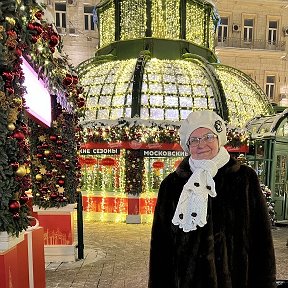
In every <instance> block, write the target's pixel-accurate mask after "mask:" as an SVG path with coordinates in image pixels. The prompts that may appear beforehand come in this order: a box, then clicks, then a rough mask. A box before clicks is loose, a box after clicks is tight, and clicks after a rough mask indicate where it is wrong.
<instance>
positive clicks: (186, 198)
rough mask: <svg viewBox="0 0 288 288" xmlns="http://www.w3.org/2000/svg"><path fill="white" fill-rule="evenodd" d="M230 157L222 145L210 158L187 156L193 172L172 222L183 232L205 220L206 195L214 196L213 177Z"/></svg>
mask: <svg viewBox="0 0 288 288" xmlns="http://www.w3.org/2000/svg"><path fill="white" fill-rule="evenodd" d="M229 159H230V155H229V153H228V152H227V150H226V149H225V148H224V147H220V150H219V152H218V154H217V155H216V156H215V157H214V158H213V159H211V160H194V159H192V158H191V157H190V158H189V164H190V169H191V171H192V172H193V174H192V175H191V177H190V178H189V179H188V181H187V183H186V184H185V185H184V186H183V190H182V192H181V195H180V198H179V201H178V204H177V207H176V211H175V214H174V217H173V219H172V223H173V224H174V225H179V227H180V228H181V229H183V231H184V232H189V231H192V230H196V229H197V226H199V227H203V226H204V225H205V224H206V223H207V221H206V218H207V206H208V195H210V196H211V197H215V196H216V195H217V193H216V191H215V182H214V180H213V177H214V176H215V175H216V174H217V172H218V169H219V168H221V167H223V166H224V165H225V164H226V163H227V162H228V161H229Z"/></svg>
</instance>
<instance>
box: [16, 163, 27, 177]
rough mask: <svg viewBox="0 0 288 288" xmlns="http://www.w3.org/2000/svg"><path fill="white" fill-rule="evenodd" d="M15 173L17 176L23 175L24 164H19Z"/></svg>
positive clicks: (24, 172) (24, 171) (24, 173)
mask: <svg viewBox="0 0 288 288" xmlns="http://www.w3.org/2000/svg"><path fill="white" fill-rule="evenodd" d="M15 173H16V175H17V176H19V177H24V176H25V175H26V173H27V172H26V167H25V166H24V165H21V166H19V167H18V169H17V170H16V172H15Z"/></svg>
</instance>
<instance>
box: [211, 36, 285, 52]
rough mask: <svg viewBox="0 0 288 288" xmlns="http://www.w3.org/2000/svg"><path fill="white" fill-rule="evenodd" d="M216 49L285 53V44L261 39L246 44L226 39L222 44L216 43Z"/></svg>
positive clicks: (236, 39)
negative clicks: (244, 49)
mask: <svg viewBox="0 0 288 288" xmlns="http://www.w3.org/2000/svg"><path fill="white" fill-rule="evenodd" d="M216 47H234V48H247V49H265V50H276V51H285V42H284V41H278V42H270V41H265V40H262V39H255V40H252V41H251V42H247V40H244V39H243V38H233V37H231V38H226V39H225V40H224V41H223V42H216Z"/></svg>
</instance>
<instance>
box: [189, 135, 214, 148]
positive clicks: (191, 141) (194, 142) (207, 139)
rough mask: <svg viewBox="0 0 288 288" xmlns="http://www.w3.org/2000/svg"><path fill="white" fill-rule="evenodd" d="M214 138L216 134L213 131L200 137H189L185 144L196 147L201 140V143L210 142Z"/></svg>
mask: <svg viewBox="0 0 288 288" xmlns="http://www.w3.org/2000/svg"><path fill="white" fill-rule="evenodd" d="M216 138H218V136H217V135H215V134H213V133H208V134H205V135H204V136H202V137H190V138H189V140H188V142H187V145H188V147H196V146H198V145H199V144H200V143H201V142H202V143H212V142H213V141H214V140H215V139H216Z"/></svg>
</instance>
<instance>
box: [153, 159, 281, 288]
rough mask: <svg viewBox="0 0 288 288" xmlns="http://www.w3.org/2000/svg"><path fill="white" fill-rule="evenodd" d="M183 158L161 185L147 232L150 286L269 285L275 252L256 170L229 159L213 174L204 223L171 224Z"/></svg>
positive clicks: (185, 165)
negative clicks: (187, 228)
mask: <svg viewBox="0 0 288 288" xmlns="http://www.w3.org/2000/svg"><path fill="white" fill-rule="evenodd" d="M188 159H189V158H188V157H186V158H185V159H184V160H183V161H182V163H181V164H180V165H179V167H178V168H177V170H176V171H175V172H173V173H171V174H169V175H168V176H167V177H166V178H165V179H164V180H163V181H162V183H161V185H160V189H159V194H158V199H157V204H156V207H155V213H154V221H153V226H152V233H151V246H150V264H149V288H274V287H276V285H275V276H276V271H275V270H276V269H275V256H274V248H273V240H272V235H271V225H270V221H269V217H268V211H267V205H266V201H265V199H264V197H263V194H262V192H261V189H260V185H259V181H258V178H257V175H256V173H255V171H254V170H253V169H252V168H250V167H249V166H247V165H240V164H239V163H238V162H237V161H236V160H234V159H233V158H231V159H230V161H229V162H228V163H227V164H226V165H225V166H223V167H222V168H220V169H219V170H218V173H217V174H216V176H215V177H214V180H215V184H216V192H217V196H216V197H215V198H211V197H209V200H208V211H207V224H206V225H205V226H204V227H202V228H199V227H198V228H197V230H196V231H190V232H188V233H186V232H183V230H182V229H180V228H179V226H175V225H173V224H172V222H171V220H172V218H173V215H174V212H175V209H176V206H177V203H178V199H179V196H180V194H181V191H182V188H183V185H184V184H185V183H186V182H187V180H188V179H189V177H190V176H191V173H192V172H191V170H190V167H189V162H188Z"/></svg>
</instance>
